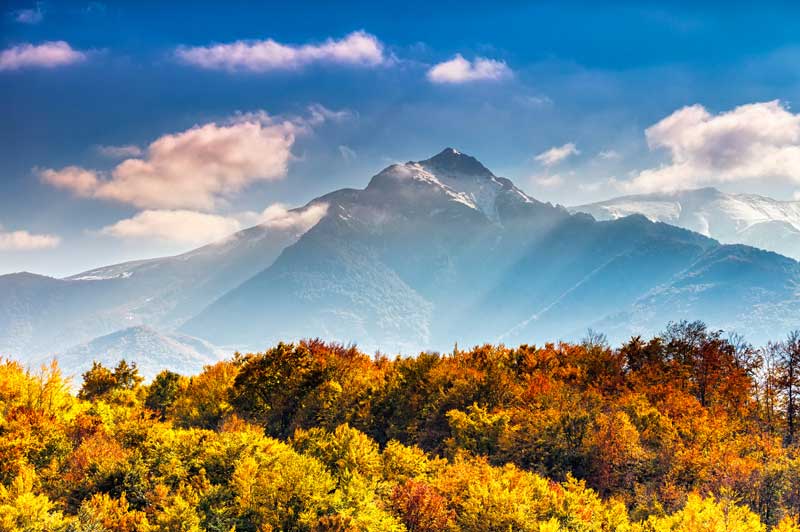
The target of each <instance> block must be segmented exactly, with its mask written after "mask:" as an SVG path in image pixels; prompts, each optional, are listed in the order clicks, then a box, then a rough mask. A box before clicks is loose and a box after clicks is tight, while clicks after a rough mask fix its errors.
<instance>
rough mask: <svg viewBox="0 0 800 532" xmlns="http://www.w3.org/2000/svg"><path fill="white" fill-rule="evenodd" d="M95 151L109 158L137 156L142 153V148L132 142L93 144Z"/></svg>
mask: <svg viewBox="0 0 800 532" xmlns="http://www.w3.org/2000/svg"><path fill="white" fill-rule="evenodd" d="M95 150H97V153H99V154H100V155H102V156H103V157H108V158H109V159H124V158H126V157H138V156H140V155H141V154H142V149H141V148H140V147H139V146H136V145H134V144H126V145H124V146H102V145H101V146H95Z"/></svg>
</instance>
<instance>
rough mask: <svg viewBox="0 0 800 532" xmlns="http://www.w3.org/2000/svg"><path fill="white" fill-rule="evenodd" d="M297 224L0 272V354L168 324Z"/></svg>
mask: <svg viewBox="0 0 800 532" xmlns="http://www.w3.org/2000/svg"><path fill="white" fill-rule="evenodd" d="M296 211H297V212H302V211H303V209H297V210H296ZM302 231H303V229H302V228H301V227H297V226H293V225H291V224H288V225H287V224H282V225H281V224H278V225H276V224H262V225H257V226H255V227H251V228H249V229H246V230H244V231H240V232H238V233H236V234H234V235H231V236H230V237H228V238H226V239H224V240H222V241H219V242H215V243H213V244H209V245H206V246H203V247H201V248H199V249H196V250H193V251H190V252H188V253H184V254H182V255H177V256H174V257H164V258H159V259H152V260H142V261H135V262H128V263H123V264H117V265H113V266H108V267H105V268H98V269H95V270H91V271H88V272H83V273H80V274H77V275H74V276H71V277H67V278H65V279H54V278H51V277H44V276H41V275H34V274H30V273H19V274H11V275H2V276H0V353H3V354H6V353H8V354H12V355H14V356H17V357H20V358H25V359H30V358H34V357H41V356H49V355H52V354H53V353H55V352H61V351H63V350H64V349H68V348H70V347H72V346H74V345H77V344H81V343H85V342H89V341H91V340H92V339H93V338H96V337H98V336H101V335H106V334H110V333H112V332H115V331H118V330H121V329H127V328H129V327H133V326H137V325H149V326H153V327H156V328H157V329H159V330H172V329H174V328H175V327H177V326H178V325H180V324H182V323H183V322H184V321H186V320H187V319H188V318H190V317H191V316H193V315H194V314H196V313H197V311H198V309H202V308H203V307H204V306H206V305H208V304H209V303H211V302H212V301H214V300H215V299H216V298H218V297H220V296H221V295H223V294H225V293H226V292H227V291H229V290H231V289H232V288H234V287H236V286H238V285H239V284H241V283H242V282H244V281H246V280H247V279H249V278H250V277H252V276H253V275H255V274H256V273H258V272H259V271H261V270H263V269H264V268H266V267H267V266H269V265H270V264H272V262H273V261H274V260H275V258H276V257H277V256H278V255H279V254H280V252H281V251H282V250H283V249H284V248H285V247H286V246H287V245H289V244H291V243H292V242H294V241H295V240H297V238H299V236H300V234H302Z"/></svg>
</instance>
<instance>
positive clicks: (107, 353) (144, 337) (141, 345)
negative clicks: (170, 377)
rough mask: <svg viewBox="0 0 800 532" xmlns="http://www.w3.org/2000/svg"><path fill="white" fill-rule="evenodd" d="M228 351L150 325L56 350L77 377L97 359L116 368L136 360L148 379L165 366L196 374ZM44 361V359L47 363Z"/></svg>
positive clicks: (62, 366)
mask: <svg viewBox="0 0 800 532" xmlns="http://www.w3.org/2000/svg"><path fill="white" fill-rule="evenodd" d="M226 355H227V354H226V352H225V351H223V350H221V349H219V348H217V347H215V346H213V345H211V344H210V343H208V342H206V341H205V340H201V339H199V338H194V337H191V336H186V335H182V334H175V333H161V332H158V331H156V330H155V329H152V328H150V327H147V326H141V325H140V326H137V327H129V328H127V329H123V330H121V331H117V332H114V333H112V334H108V335H105V336H101V337H99V338H95V339H94V340H92V341H90V342H87V343H84V344H81V345H77V346H74V347H72V348H70V349H67V350H65V351H64V352H62V353H56V354H55V357H56V358H57V359H58V362H59V365H60V366H61V369H62V370H63V371H65V372H66V373H67V374H69V375H72V376H73V377H74V378H79V377H80V375H81V374H82V373H84V372H85V371H86V370H88V369H89V368H91V367H92V362H93V361H98V362H101V363H102V364H104V365H105V366H106V367H114V366H115V365H116V364H117V363H118V362H119V361H120V360H122V359H125V360H127V361H128V362H136V364H137V365H138V368H139V372H140V373H141V375H142V376H143V377H145V379H151V378H153V377H154V376H155V375H156V374H158V372H160V371H161V370H164V369H168V370H170V371H175V372H177V373H181V374H184V375H193V374H196V373H198V372H199V371H201V370H202V369H203V366H204V365H208V364H213V363H215V362H217V361H218V360H221V359H222V358H224V357H225V356H226ZM46 361H47V360H46V359H45V360H42V361H41V362H46Z"/></svg>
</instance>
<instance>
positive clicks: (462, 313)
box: [0, 148, 800, 369]
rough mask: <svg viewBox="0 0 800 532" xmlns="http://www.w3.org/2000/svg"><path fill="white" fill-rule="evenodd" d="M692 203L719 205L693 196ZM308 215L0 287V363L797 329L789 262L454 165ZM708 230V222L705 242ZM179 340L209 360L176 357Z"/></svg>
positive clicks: (342, 195)
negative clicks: (594, 334)
mask: <svg viewBox="0 0 800 532" xmlns="http://www.w3.org/2000/svg"><path fill="white" fill-rule="evenodd" d="M703 194H705V195H710V196H715V195H716V196H720V194H721V193H715V192H711V191H698V192H697V194H696V195H694V196H691V197H692V198H695V201H696V198H697V197H700V196H702V195H703ZM687 197H689V196H687ZM641 201H642V202H643V203H646V202H644V200H641ZM653 201H654V200H653ZM715 201H718V203H717V204H718V205H721V204H723V203H719V201H721V200H715ZM737 201H743V200H740V199H737ZM667 203H668V202H667V201H666V200H663V201H662V203H661V204H659V205H661V206H660V207H658V208H659V209H661V208H662V207H663V209H664V210H665V211H666V210H668V209H667V207H664V206H663V205H666V204H667ZM662 204H663V205H662ZM685 204H686V205H688V204H689V202H688V200H684V203H681V207H680V209H679V212H678V214H677V215H676V216H677V218H676V220H680V219H681V217H680V213H687V212H688V208H687V207H686V206H685ZM322 205H324V206H326V208H327V210H326V211H324V212H325V214H324V216H322V218H321V219H320V220H319V221H318V222H317V223H316V224H315V225H314V226H313V227H311V229H309V230H308V231H306V232H303V230H301V229H298V228H296V227H290V228H287V227H276V226H266V225H261V226H256V227H253V228H250V229H247V230H245V231H242V232H240V233H237V234H235V235H232V236H231V237H229V238H227V239H225V240H223V241H221V242H218V243H214V244H211V245H208V246H204V247H202V248H199V249H197V250H195V251H192V252H189V253H186V254H183V255H179V256H176V257H167V258H163V259H154V260H147V261H139V262H131V263H125V264H119V265H113V266H109V267H105V268H99V269H95V270H92V271H89V272H85V273H81V274H78V275H75V276H72V277H69V278H65V279H53V278H48V277H42V276H37V275H34V274H27V273H23V274H14V275H5V276H0V352H3V353H7V354H9V355H11V356H15V357H18V358H21V359H23V360H29V361H32V360H41V359H42V358H46V357H47V356H48V355H52V354H55V353H66V354H69V356H68V357H67V360H68V361H67V362H66V364H65V365H66V366H67V368H68V369H70V368H71V369H80V368H83V367H84V366H85V364H86V361H87V360H90V359H91V358H93V357H94V358H96V357H100V356H103V355H102V353H104V352H109V353H111V352H114V353H128V352H130V351H131V349H133V350H137V349H146V344H148V342H149V343H150V344H153V343H157V344H158V345H159V346H160V347H159V349H157V350H155V351H154V352H155V353H156V354H155V355H153V356H156V357H158V358H159V360H160V361H161V362H163V363H165V364H166V363H167V362H166V361H170V362H169V363H170V364H172V365H173V366H175V367H177V365H180V364H183V363H184V362H183V361H184V360H186V363H187V364H189V365H191V364H190V363H189V362H188V359H189V358H192V357H199V358H201V359H202V360H201V361H199V362H198V363H199V364H202V363H206V361H207V359H208V358H213V357H214V356H217V355H218V354H221V353H228V354H230V353H231V352H232V351H233V350H234V349H237V348H238V349H256V350H257V349H261V348H263V347H264V346H265V345H269V344H270V343H273V342H276V341H280V340H289V341H291V340H297V339H300V338H306V337H322V338H325V339H327V340H336V341H340V342H343V343H351V342H352V343H357V344H358V345H360V346H361V347H362V348H363V349H365V350H368V351H373V350H381V351H383V352H388V353H398V352H399V353H403V354H414V353H416V352H418V351H419V350H425V349H438V350H444V349H450V348H451V347H452V346H453V344H454V343H455V342H458V343H459V344H462V345H471V344H477V343H483V342H486V341H502V342H507V343H509V344H516V343H534V342H542V341H545V340H555V339H558V338H565V339H567V338H577V337H580V336H581V335H582V334H583V333H584V332H585V330H586V329H587V328H590V327H591V328H595V329H598V330H602V331H605V332H607V333H609V336H610V337H611V338H612V339H624V338H626V337H628V336H630V335H633V334H649V333H652V332H655V331H658V330H660V329H661V328H663V326H664V325H665V324H666V323H667V322H668V321H670V320H680V319H703V320H705V321H707V322H708V323H709V325H710V326H711V327H719V328H724V329H726V330H735V331H737V332H740V333H742V334H745V335H747V336H748V338H749V339H750V340H752V341H761V340H765V339H767V338H769V337H777V336H780V335H781V334H783V333H784V332H785V331H786V330H789V329H790V328H791V327H795V326H797V323H796V320H795V318H794V317H793V316H796V315H797V310H800V303H799V302H798V297H797V290H798V281H799V280H800V264H798V263H797V262H795V261H794V260H791V259H789V258H786V257H783V256H780V255H778V254H775V253H770V252H767V251H762V250H759V249H755V248H752V247H747V246H742V245H721V244H720V243H719V242H718V241H717V240H715V239H712V238H709V237H708V236H707V235H704V234H701V233H700V232H693V231H689V230H686V229H683V228H679V227H675V226H673V225H668V224H666V223H660V222H654V221H652V220H650V219H648V217H650V216H651V215H652V214H653V213H652V212H650V214H649V215H648V216H647V217H646V216H643V215H633V216H625V217H619V216H616V215H615V214H612V213H620V216H621V212H622V211H621V210H617V211H613V210H612V207H611V206H603V207H597V208H596V209H600V212H606V213H609V214H608V216H607V217H608V218H619V219H609V220H600V221H598V220H595V219H594V218H592V217H591V216H588V215H586V214H581V213H575V214H571V213H570V212H569V211H568V210H567V209H565V208H563V207H561V206H554V205H551V204H549V203H543V202H540V201H537V200H536V199H534V198H531V197H530V196H528V195H527V194H525V193H524V192H523V191H521V190H520V189H519V188H517V187H516V186H515V185H514V184H513V183H512V182H511V181H510V180H508V179H505V178H502V177H498V176H495V175H494V174H493V173H492V172H491V171H490V170H489V169H487V168H486V167H485V166H484V165H482V164H481V163H480V162H479V161H477V160H476V159H475V158H473V157H471V156H469V155H465V154H462V153H460V152H458V151H457V150H454V149H451V148H448V149H446V150H444V151H442V152H441V153H439V154H438V155H436V156H434V157H432V158H429V159H426V160H422V161H418V162H408V163H405V164H395V165H392V166H389V167H388V168H386V169H384V170H382V171H381V172H379V173H378V174H377V175H375V176H374V177H372V179H371V180H369V182H368V184H367V186H366V187H365V188H364V189H363V190H356V189H342V190H338V191H334V192H332V193H329V194H327V195H325V196H322V197H320V198H317V199H315V200H313V201H312V202H310V203H309V204H308V205H306V206H305V207H303V208H300V209H297V212H303V211H304V210H305V209H309V208H311V207H313V206H322ZM627 205H630V202H629V203H628V204H627ZM670 205H673V208H675V207H674V205H675V202H673V203H672V204H670ZM614 208H617V207H614ZM626 208H627V207H626ZM754 208H755V207H754ZM603 209H605V210H603ZM619 209H622V207H619ZM764 209H766V207H764ZM587 210H591V209H588V208H587ZM673 210H674V209H673ZM790 210H791V209H788V208H787V209H785V212H787V213H788V212H789V211H790ZM698 212H700V211H698ZM702 212H709V211H708V210H703V211H702ZM715 212H716V211H715ZM725 212H728V211H725ZM737 212H739V211H737ZM787 216H788V215H787ZM692 219H693V220H694V219H698V217H693V218H692ZM718 220H719V217H716V218H715V217H709V218H707V219H706V221H708V222H709V223H708V224H707V225H706V226H705V227H706V229H709V228H711V227H714V228H716V227H721V226H720V225H718V224H717V222H718ZM712 222H713V223H712ZM698 223H699V222H698ZM750 227H751V228H752V225H751V226H750ZM697 228H698V229H702V227H700V226H698V227H697ZM704 232H705V233H711V234H712V235H713V234H714V233H713V232H711V231H709V230H706V231H704ZM768 233H769V232H768ZM754 234H755V233H754ZM140 326H146V327H145V328H140ZM126 331H127V332H126ZM176 332H178V333H179V334H181V335H187V336H180V337H175V336H174V334H175V333H176ZM108 335H111V336H108ZM131 336H133V337H135V338H142V337H146V338H148V340H147V341H146V342H136V341H129V340H128V339H129V338H130V337H131ZM98 337H104V339H102V340H100V339H98V340H95V339H96V338H98ZM187 338H198V339H202V340H203V341H204V342H208V344H203V345H204V347H203V348H202V349H184V348H183V347H176V346H181V345H184V344H185V343H186V342H185V340H186V339H187ZM120 344H122V345H124V346H125V347H124V349H123V348H120V347H113V346H119V345H120ZM140 346H141V347H140ZM170 346H173V348H172V350H171V348H170ZM215 346H227V347H226V348H224V349H220V348H217V347H215ZM193 353H199V354H197V355H195V354H193ZM126 356H127V354H126ZM79 359H80V360H79ZM139 359H141V358H139ZM162 359H163V360H162ZM193 367H196V365H195V366H193Z"/></svg>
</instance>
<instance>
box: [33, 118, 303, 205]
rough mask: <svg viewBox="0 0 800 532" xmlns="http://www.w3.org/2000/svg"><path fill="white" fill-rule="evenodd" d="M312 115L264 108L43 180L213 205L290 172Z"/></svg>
mask: <svg viewBox="0 0 800 532" xmlns="http://www.w3.org/2000/svg"><path fill="white" fill-rule="evenodd" d="M308 123H309V122H308V121H303V120H301V119H296V120H276V119H273V118H272V117H270V116H268V115H267V114H266V113H264V112H259V113H251V114H244V115H239V116H237V117H235V118H234V119H233V120H231V121H229V122H227V123H222V124H218V123H215V122H212V123H209V124H205V125H198V126H195V127H193V128H190V129H188V130H186V131H183V132H180V133H174V134H169V135H164V136H162V137H160V138H158V139H157V140H155V141H154V142H152V143H151V144H150V146H148V148H147V151H146V154H145V155H144V156H143V157H141V158H130V159H126V160H124V161H122V162H121V163H120V164H118V165H117V166H116V167H114V168H113V169H112V170H111V172H110V173H108V174H106V173H103V172H98V171H95V170H90V169H85V168H80V167H77V166H68V167H66V168H62V169H60V170H54V169H40V170H38V173H39V175H40V176H41V178H42V180H43V181H44V182H46V183H49V184H51V185H54V186H56V187H59V188H64V189H68V190H71V191H73V193H75V194H76V195H78V196H84V197H94V198H99V199H107V200H116V201H119V202H122V203H129V204H131V205H135V206H137V207H140V208H145V209H151V208H156V209H179V208H191V209H199V210H211V209H213V208H214V207H215V205H216V204H217V203H218V202H219V201H220V200H222V199H224V198H226V197H229V196H231V195H233V194H235V193H237V192H239V191H240V190H242V189H243V188H245V187H247V186H248V185H250V184H252V183H254V182H256V181H270V180H276V179H281V178H283V177H285V175H286V172H287V167H288V164H289V161H290V160H291V159H292V153H291V148H292V146H293V144H294V142H295V137H296V135H297V134H298V133H301V132H305V131H307V129H308V127H309V126H308Z"/></svg>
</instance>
